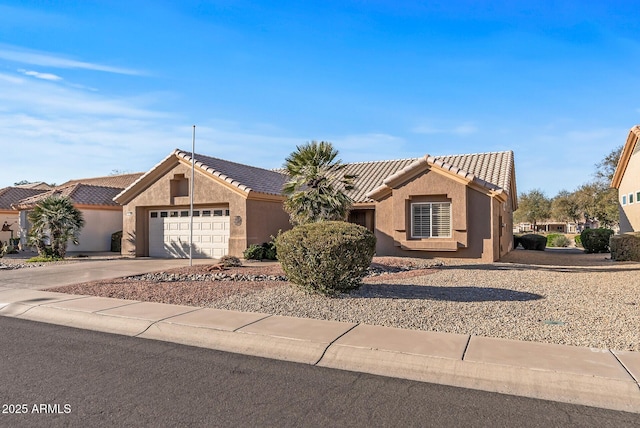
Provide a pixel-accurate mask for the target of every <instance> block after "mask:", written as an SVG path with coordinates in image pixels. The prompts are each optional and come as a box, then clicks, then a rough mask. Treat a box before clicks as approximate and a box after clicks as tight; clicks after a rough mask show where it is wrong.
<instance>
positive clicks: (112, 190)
mask: <svg viewBox="0 0 640 428" xmlns="http://www.w3.org/2000/svg"><path fill="white" fill-rule="evenodd" d="M121 190H122V189H120V188H117V187H105V186H93V185H88V184H82V183H76V184H71V185H68V186H59V187H56V188H55V189H52V190H48V191H46V192H43V193H40V194H38V195H35V196H32V197H29V198H26V199H22V200H20V201H18V202H16V203H15V204H13V205H12V206H13V207H14V208H15V209H19V210H24V209H29V208H32V207H33V206H35V205H36V204H37V203H38V202H40V201H42V200H43V199H45V198H48V197H49V196H66V197H68V198H69V199H71V201H72V202H73V203H74V204H76V205H95V206H105V205H106V206H118V204H116V203H115V202H114V201H113V198H114V197H115V196H116V195H117V194H118V193H120V191H121Z"/></svg>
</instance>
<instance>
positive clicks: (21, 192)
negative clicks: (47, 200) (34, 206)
mask: <svg viewBox="0 0 640 428" xmlns="http://www.w3.org/2000/svg"><path fill="white" fill-rule="evenodd" d="M43 192H46V190H41V189H27V188H24V187H19V186H16V187H5V188H4V189H0V210H11V209H12V208H11V206H12V205H13V204H15V203H17V202H18V201H20V200H22V199H25V198H31V197H33V196H36V195H38V194H41V193H43Z"/></svg>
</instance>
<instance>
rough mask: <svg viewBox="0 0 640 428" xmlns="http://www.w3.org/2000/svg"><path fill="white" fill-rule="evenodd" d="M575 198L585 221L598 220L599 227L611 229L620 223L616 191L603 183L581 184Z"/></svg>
mask: <svg viewBox="0 0 640 428" xmlns="http://www.w3.org/2000/svg"><path fill="white" fill-rule="evenodd" d="M575 197H576V200H577V201H578V205H579V206H580V209H581V210H582V211H583V213H584V218H585V219H586V220H598V221H599V222H600V225H601V226H604V227H613V226H615V225H617V224H618V223H619V221H620V213H619V212H618V191H617V190H616V189H611V188H610V187H609V184H608V183H605V182H604V181H593V182H591V183H587V184H583V185H582V186H580V188H578V190H576V191H575Z"/></svg>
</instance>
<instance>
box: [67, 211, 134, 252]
mask: <svg viewBox="0 0 640 428" xmlns="http://www.w3.org/2000/svg"><path fill="white" fill-rule="evenodd" d="M80 212H81V213H82V216H83V218H84V224H85V226H84V227H83V228H82V230H81V231H80V235H79V236H78V245H75V244H73V242H71V241H69V242H68V243H67V251H73V252H78V251H81V252H82V251H87V252H89V251H111V234H112V233H114V232H118V231H120V230H122V211H121V210H120V209H116V210H113V209H104V210H101V209H87V208H80Z"/></svg>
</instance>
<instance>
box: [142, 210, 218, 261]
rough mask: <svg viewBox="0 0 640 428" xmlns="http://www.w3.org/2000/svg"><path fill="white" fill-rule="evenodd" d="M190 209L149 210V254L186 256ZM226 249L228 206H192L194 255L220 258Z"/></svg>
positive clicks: (155, 255) (187, 253) (156, 255)
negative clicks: (194, 207) (199, 207)
mask: <svg viewBox="0 0 640 428" xmlns="http://www.w3.org/2000/svg"><path fill="white" fill-rule="evenodd" d="M189 226H190V218H189V210H176V209H175V208H174V209H166V210H152V211H150V212H149V256H151V257H173V258H184V257H189ZM228 252H229V210H228V209H225V208H222V209H221V208H204V209H197V210H193V257H194V258H196V257H197V258H219V257H222V256H224V255H226V254H227V253H228Z"/></svg>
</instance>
